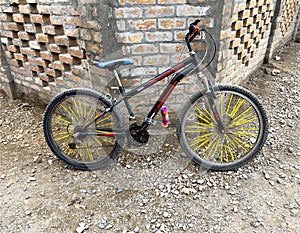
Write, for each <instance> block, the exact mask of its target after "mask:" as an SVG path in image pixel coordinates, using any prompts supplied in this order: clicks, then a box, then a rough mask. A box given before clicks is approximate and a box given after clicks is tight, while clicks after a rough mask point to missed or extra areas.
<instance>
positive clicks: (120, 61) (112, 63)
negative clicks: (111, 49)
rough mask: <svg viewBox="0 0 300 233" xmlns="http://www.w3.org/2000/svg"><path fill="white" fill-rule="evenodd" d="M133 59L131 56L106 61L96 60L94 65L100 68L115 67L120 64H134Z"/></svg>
mask: <svg viewBox="0 0 300 233" xmlns="http://www.w3.org/2000/svg"><path fill="white" fill-rule="evenodd" d="M132 64H133V61H132V60H131V59H129V58H123V59H117V60H111V61H106V62H99V61H94V65H95V66H97V67H98V68H100V69H114V68H116V67H118V66H120V65H132Z"/></svg>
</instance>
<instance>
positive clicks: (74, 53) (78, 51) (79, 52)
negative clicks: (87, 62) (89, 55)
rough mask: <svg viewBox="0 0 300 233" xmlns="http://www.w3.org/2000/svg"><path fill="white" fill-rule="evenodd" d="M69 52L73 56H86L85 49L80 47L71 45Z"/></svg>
mask: <svg viewBox="0 0 300 233" xmlns="http://www.w3.org/2000/svg"><path fill="white" fill-rule="evenodd" d="M69 53H70V55H71V56H73V57H78V58H83V57H84V52H83V50H82V49H80V48H78V47H70V50H69Z"/></svg>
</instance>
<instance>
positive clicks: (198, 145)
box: [182, 90, 264, 168]
mask: <svg viewBox="0 0 300 233" xmlns="http://www.w3.org/2000/svg"><path fill="white" fill-rule="evenodd" d="M199 100H200V101H199ZM216 105H217V108H218V111H219V113H220V116H221V118H222V121H223V125H224V127H225V132H221V131H220V130H219V129H218V126H217V123H216V122H215V120H214V118H213V117H212V114H211V113H210V111H209V109H208V107H207V106H206V105H205V98H204V96H202V98H200V99H198V100H197V101H196V102H195V103H193V104H192V105H191V106H190V108H189V109H188V110H187V114H186V115H185V116H184V119H183V126H182V137H183V138H182V140H183V141H184V142H186V144H187V150H188V152H189V153H190V154H191V155H192V157H193V158H194V159H196V160H198V161H200V162H201V163H202V164H203V165H204V166H206V167H219V168H220V167H225V166H229V165H230V166H234V165H235V164H239V163H241V162H243V161H247V160H248V159H250V158H251V157H252V155H253V154H254V153H255V152H256V151H257V150H259V149H260V147H261V142H262V137H263V135H262V132H263V127H264V124H263V117H262V116H261V114H260V111H259V109H258V107H257V105H256V104H255V103H254V102H253V101H252V100H251V99H250V98H249V97H247V96H246V95H244V94H242V93H238V92H236V91H231V90H221V91H218V92H217V99H216Z"/></svg>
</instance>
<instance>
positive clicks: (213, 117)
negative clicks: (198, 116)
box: [205, 108, 217, 124]
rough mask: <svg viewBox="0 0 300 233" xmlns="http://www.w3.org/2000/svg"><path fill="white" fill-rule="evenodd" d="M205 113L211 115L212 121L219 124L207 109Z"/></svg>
mask: <svg viewBox="0 0 300 233" xmlns="http://www.w3.org/2000/svg"><path fill="white" fill-rule="evenodd" d="M205 112H206V113H207V114H208V115H209V117H210V119H212V120H213V121H214V122H215V124H217V122H216V120H215V118H214V117H213V116H212V115H211V113H210V112H209V111H208V110H207V109H206V108H205Z"/></svg>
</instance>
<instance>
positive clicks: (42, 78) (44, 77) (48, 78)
mask: <svg viewBox="0 0 300 233" xmlns="http://www.w3.org/2000/svg"><path fill="white" fill-rule="evenodd" d="M39 78H40V79H41V80H43V81H45V82H49V81H50V80H52V78H50V77H49V76H48V75H47V74H45V73H39Z"/></svg>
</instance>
